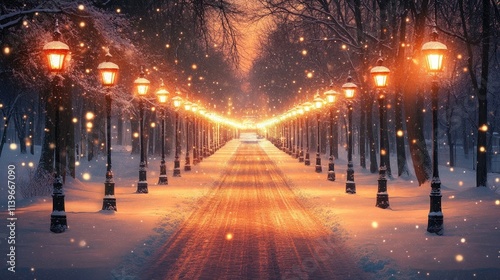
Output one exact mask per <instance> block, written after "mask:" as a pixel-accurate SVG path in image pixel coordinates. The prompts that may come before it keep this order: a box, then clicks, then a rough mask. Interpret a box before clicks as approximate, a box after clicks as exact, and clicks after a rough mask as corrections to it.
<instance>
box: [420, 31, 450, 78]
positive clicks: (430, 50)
mask: <svg viewBox="0 0 500 280" xmlns="http://www.w3.org/2000/svg"><path fill="white" fill-rule="evenodd" d="M437 36H438V33H437V31H436V29H433V31H432V34H431V41H430V42H427V43H425V44H423V45H422V53H423V54H424V56H425V62H426V65H427V70H428V71H429V72H431V73H436V72H441V71H442V70H443V57H444V54H445V53H446V51H447V50H448V48H447V47H446V45H445V44H443V43H441V42H438V41H437Z"/></svg>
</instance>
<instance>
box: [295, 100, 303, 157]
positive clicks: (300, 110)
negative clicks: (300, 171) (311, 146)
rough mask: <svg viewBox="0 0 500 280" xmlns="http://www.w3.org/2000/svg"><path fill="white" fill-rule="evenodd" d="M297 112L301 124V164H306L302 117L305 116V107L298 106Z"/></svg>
mask: <svg viewBox="0 0 500 280" xmlns="http://www.w3.org/2000/svg"><path fill="white" fill-rule="evenodd" d="M297 111H298V112H299V115H300V116H299V117H298V124H299V142H300V144H299V148H300V152H299V162H304V131H303V130H302V116H303V115H304V106H303V105H299V106H297Z"/></svg>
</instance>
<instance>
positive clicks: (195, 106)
mask: <svg viewBox="0 0 500 280" xmlns="http://www.w3.org/2000/svg"><path fill="white" fill-rule="evenodd" d="M191 111H193V112H194V113H196V112H197V111H198V104H196V103H192V105H191Z"/></svg>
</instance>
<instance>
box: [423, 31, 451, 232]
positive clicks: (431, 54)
mask: <svg viewBox="0 0 500 280" xmlns="http://www.w3.org/2000/svg"><path fill="white" fill-rule="evenodd" d="M437 35H438V34H437V31H436V30H435V29H434V30H433V32H432V34H431V41H430V42H427V43H425V44H424V45H423V46H422V53H423V54H424V56H425V60H426V66H427V70H428V71H429V72H430V73H431V74H432V86H431V88H432V180H431V193H430V211H429V216H428V223H427V231H428V232H430V233H436V234H438V235H442V234H443V220H444V218H443V212H442V211H441V180H440V179H439V170H438V150H437V147H438V142H437V141H438V134H437V133H438V131H437V130H438V121H437V109H438V91H439V84H438V80H437V78H438V77H437V75H438V73H439V72H441V71H442V69H443V57H444V53H445V52H446V51H447V47H446V45H445V44H443V43H440V42H438V41H437Z"/></svg>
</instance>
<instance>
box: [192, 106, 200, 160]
mask: <svg viewBox="0 0 500 280" xmlns="http://www.w3.org/2000/svg"><path fill="white" fill-rule="evenodd" d="M191 111H192V112H193V164H198V163H199V162H200V159H199V158H198V141H199V138H200V136H199V134H198V130H199V126H200V123H199V121H198V116H197V115H196V113H197V112H198V104H196V103H193V104H192V105H191Z"/></svg>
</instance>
